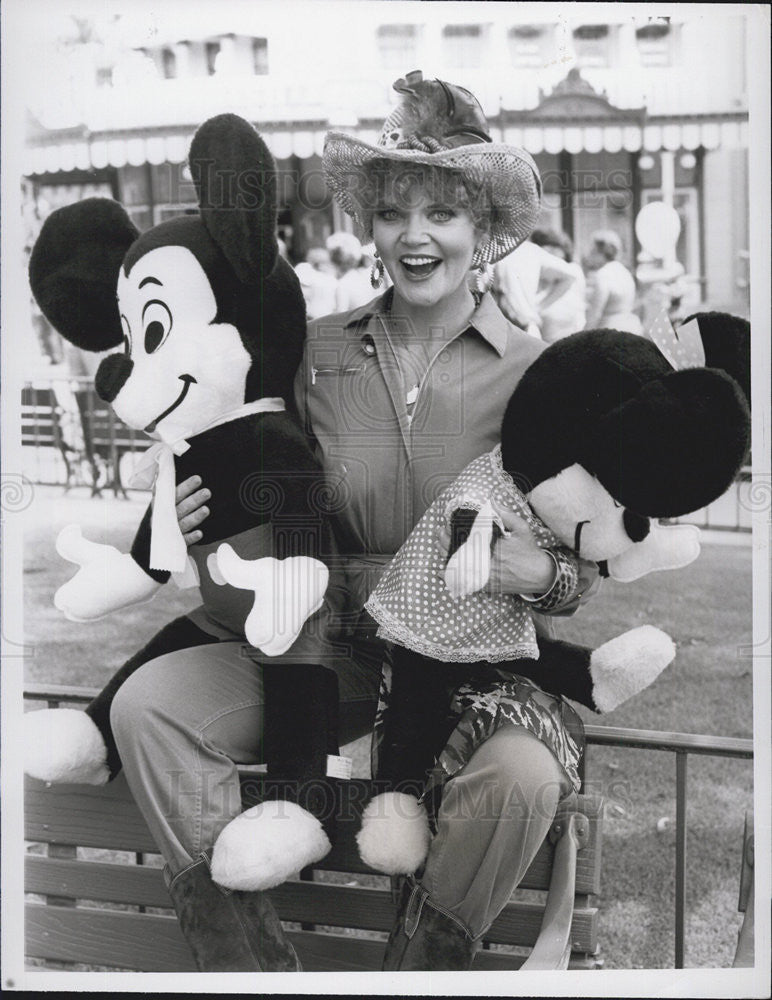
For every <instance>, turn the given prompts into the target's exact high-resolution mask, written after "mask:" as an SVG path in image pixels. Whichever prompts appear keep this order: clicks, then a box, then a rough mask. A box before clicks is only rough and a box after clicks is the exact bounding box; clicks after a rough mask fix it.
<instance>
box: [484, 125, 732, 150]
mask: <svg viewBox="0 0 772 1000" xmlns="http://www.w3.org/2000/svg"><path fill="white" fill-rule="evenodd" d="M501 138H502V139H503V141H504V142H507V143H511V144H512V145H515V146H522V147H523V148H524V149H527V150H528V152H529V153H531V154H532V155H535V154H536V153H560V152H563V151H565V152H567V153H581V152H586V153H600V152H607V153H618V152H620V151H621V150H625V151H627V152H628V153H636V152H638V150H642V151H645V152H649V153H653V152H658V151H659V150H662V149H667V150H678V149H688V150H695V149H698V148H699V147H702V148H703V149H719V148H721V149H744V148H747V146H748V121H747V116H745V117H744V118H741V117H739V116H738V117H736V118H735V117H733V118H732V119H731V120H719V119H713V120H700V121H688V120H683V121H673V120H670V121H667V120H661V121H652V120H649V121H648V122H646V124H643V125H638V124H635V125H624V124H615V125H598V124H592V125H582V124H576V125H568V124H561V125H534V124H529V125H524V126H511V125H510V126H506V127H505V128H504V129H502V130H501Z"/></svg>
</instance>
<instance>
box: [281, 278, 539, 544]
mask: <svg viewBox="0 0 772 1000" xmlns="http://www.w3.org/2000/svg"><path fill="white" fill-rule="evenodd" d="M389 297H390V295H389V293H388V292H387V293H386V294H385V295H383V296H381V297H380V298H378V299H376V300H374V301H373V302H371V303H369V304H368V305H366V306H363V307H360V308H359V309H355V310H353V311H352V312H349V313H346V314H340V315H335V316H327V317H325V318H324V319H320V320H316V321H314V322H312V323H311V324H310V326H309V330H308V339H307V343H306V348H305V354H304V357H303V361H302V362H301V365H300V368H299V370H298V374H297V377H296V382H295V398H296V402H297V406H298V409H299V411H300V416H301V419H302V421H303V422H304V424H305V427H306V430H307V432H308V433H309V434H311V435H313V437H314V438H315V439H316V442H317V444H318V448H319V452H320V458H321V460H322V463H323V466H324V469H325V474H326V477H327V481H328V484H329V487H330V490H331V491H334V495H335V498H336V500H337V499H339V501H340V502H339V504H338V506H337V507H336V519H337V522H338V526H339V529H340V530H339V540H340V542H341V547H342V551H343V552H346V553H349V554H361V553H369V554H373V555H375V554H382V555H388V556H392V555H394V553H395V552H396V551H397V550H398V549H399V547H400V546H401V545H402V543H403V542H404V541H405V539H406V538H407V536H408V534H409V533H410V531H411V530H412V528H413V527H414V526H415V524H416V522H417V521H418V520H419V518H420V517H421V516H422V515H423V513H424V511H425V510H426V509H427V507H428V506H429V505H430V504H431V503H432V501H433V500H434V499H435V498H436V496H437V494H438V493H440V492H441V490H443V489H444V488H445V487H446V486H448V485H449V484H450V483H451V482H452V481H453V480H454V479H455V478H456V476H457V475H458V474H459V473H460V472H461V471H462V469H464V468H465V467H466V466H467V465H468V464H469V462H471V461H472V459H474V458H477V457H478V456H479V455H481V454H483V452H486V451H490V450H491V448H493V447H494V445H496V444H497V443H498V442H499V440H500V435H501V421H502V418H503V416H504V409H505V407H506V404H507V402H508V400H509V397H510V396H511V394H512V390H513V389H514V387H515V385H516V384H517V382H518V381H519V379H520V377H521V375H522V374H523V372H524V371H525V369H526V368H527V367H528V366H529V365H530V363H531V362H532V361H533V360H534V359H535V358H536V357H537V355H538V354H539V353H540V352H541V350H543V348H544V346H545V345H544V344H543V343H541V342H540V341H538V340H535V339H534V338H532V337H529V336H527V335H526V334H524V333H523V332H522V331H521V330H518V329H517V327H515V326H513V325H512V324H511V323H509V322H508V320H506V319H505V318H504V316H503V315H502V314H501V312H500V311H499V309H498V308H497V306H496V304H495V303H494V301H493V299H492V297H491V296H490V295H489V294H488V295H485V296H484V297H483V299H482V302H481V304H480V306H479V307H478V309H477V310H476V311H475V313H474V315H473V316H472V321H471V323H470V324H469V326H468V327H467V328H466V329H465V330H463V331H462V332H461V333H459V334H457V335H456V336H455V337H453V339H452V340H450V341H448V342H446V343H445V345H444V346H443V347H442V348H441V349H440V350H439V351H438V352H437V353H436V354H435V356H434V357H433V358H432V359H431V361H430V364H429V367H428V370H427V371H426V373H425V375H424V377H423V380H422V381H421V383H420V386H419V390H418V395H417V397H416V399H415V403H414V406H413V409H412V421H411V420H409V419H408V407H407V404H406V399H405V386H404V384H403V379H402V374H401V371H400V368H399V362H398V360H397V350H398V347H396V346H395V341H394V332H393V331H394V325H395V324H396V323H398V322H400V321H399V320H397V319H394V318H392V317H390V316H389V315H388V313H387V312H386V308H385V304H386V302H387V300H388V298H389ZM402 322H403V323H404V320H403V321H402Z"/></svg>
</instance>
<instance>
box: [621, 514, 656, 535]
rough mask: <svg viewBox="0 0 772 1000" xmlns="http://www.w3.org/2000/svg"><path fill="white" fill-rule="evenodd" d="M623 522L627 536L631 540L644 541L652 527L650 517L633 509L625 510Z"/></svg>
mask: <svg viewBox="0 0 772 1000" xmlns="http://www.w3.org/2000/svg"><path fill="white" fill-rule="evenodd" d="M622 523H623V524H624V526H625V531H626V532H627V537H628V538H629V539H630V541H631V542H642V541H643V540H644V538H645V537H646V536H647V535H648V533H649V529H650V528H651V523H650V522H649V519H648V517H646V516H645V515H643V514H636V513H635V511H632V510H625V512H624V514H623V515H622Z"/></svg>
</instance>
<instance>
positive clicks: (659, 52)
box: [635, 18, 675, 66]
mask: <svg viewBox="0 0 772 1000" xmlns="http://www.w3.org/2000/svg"><path fill="white" fill-rule="evenodd" d="M635 38H636V41H637V43H638V53H639V55H640V57H641V65H642V66H672V65H673V61H674V60H673V50H674V41H675V33H674V31H673V29H672V27H671V26H670V24H669V23H668V22H667V20H666V19H665V18H662V19H657V20H655V21H651V22H650V23H649V24H644V25H642V26H641V27H640V28H637V29H636V32H635Z"/></svg>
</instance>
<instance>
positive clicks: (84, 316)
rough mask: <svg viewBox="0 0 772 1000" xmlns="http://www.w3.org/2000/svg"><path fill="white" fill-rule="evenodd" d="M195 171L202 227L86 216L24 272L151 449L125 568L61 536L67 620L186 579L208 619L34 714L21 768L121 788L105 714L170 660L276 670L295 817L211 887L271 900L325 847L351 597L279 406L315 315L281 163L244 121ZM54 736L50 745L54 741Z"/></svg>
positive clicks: (107, 554) (256, 830)
mask: <svg viewBox="0 0 772 1000" xmlns="http://www.w3.org/2000/svg"><path fill="white" fill-rule="evenodd" d="M189 166H190V171H191V176H192V179H193V182H194V184H195V186H196V190H197V193H198V199H199V212H198V214H197V215H186V216H182V217H180V218H175V219H170V220H167V221H165V222H162V223H161V224H160V225H157V226H155V227H154V228H152V229H150V230H148V231H147V232H144V233H141V234H140V233H139V232H138V231H137V229H136V228H135V227H134V226H133V224H132V222H131V220H130V219H129V217H128V215H127V213H126V212H125V211H124V209H123V208H122V207H121V206H120V205H119V204H117V203H116V202H114V201H110V200H108V199H103V198H91V199H86V200H84V201H81V202H78V203H77V204H74V205H70V206H66V207H65V208H62V209H59V210H57V211H55V212H53V213H52V214H51V215H50V216H49V218H48V219H47V220H46V222H45V223H44V225H43V227H42V230H41V233H40V236H39V238H38V241H37V243H36V245H35V247H34V249H33V252H32V255H31V260H30V282H31V287H32V290H33V293H34V295H35V298H36V299H37V301H38V303H39V305H40V307H41V309H42V311H43V313H44V314H45V315H46V316H47V318H48V319H49V320H50V321H51V323H52V324H53V325H54V327H55V328H56V329H57V330H59V332H60V333H61V334H62V335H63V336H64V337H65V338H66V339H67V340H69V341H70V342H71V343H73V344H76V345H77V346H79V347H81V348H84V349H85V350H92V351H104V350H108V349H110V348H120V350H119V352H117V353H113V354H110V355H109V356H108V357H106V358H105V359H103V360H102V362H101V364H100V366H99V369H98V372H97V375H96V379H95V385H96V390H97V392H98V394H99V395H100V397H101V398H102V399H104V400H105V401H107V402H109V403H111V405H112V407H113V409H114V410H115V412H116V414H117V415H118V416H119V417H120V418H121V419H122V420H123V421H124V422H125V423H126V424H128V425H129V426H130V427H133V428H136V429H137V430H144V431H145V432H146V433H147V434H148V435H149V436H150V437H151V438H153V439H154V440H155V441H156V443H155V444H154V445H152V447H151V448H149V449H148V451H147V452H146V453H145V454H144V455H143V457H142V460H141V462H140V467H139V470H138V473H137V482H136V484H137V485H141V486H144V487H146V488H152V490H153V501H152V504H151V505H150V506H149V507H148V509H147V511H146V513H145V515H144V517H143V519H142V521H141V524H140V526H139V529H138V531H137V534H136V536H135V538H134V542H133V544H132V547H131V551H130V553H120V552H118V550H117V549H115V548H114V547H112V546H110V545H100V544H97V543H95V542H92V541H88V540H85V539H83V538H82V536H81V535H80V531H79V529H77V528H75V527H72V526H71V527H69V528H67V529H65V530H64V532H63V533H62V534H61V535H60V537H59V540H58V543H57V547H58V550H59V552H60V554H61V555H62V556H64V558H66V559H68V560H69V561H71V562H72V563H74V564H75V565H76V566H77V572H76V573H75V575H74V576H73V578H72V579H71V580H70V581H68V582H67V583H66V584H65V585H64V586H63V587H62V588H61V589H60V590H59V591H58V592H57V594H56V597H55V604H56V606H57V607H58V608H59V609H60V610H61V611H63V612H64V614H65V615H66V616H67V617H68V618H70V619H72V620H74V621H92V620H96V619H98V618H101V617H103V616H104V615H107V614H110V613H114V612H116V611H120V610H122V609H123V608H125V607H129V606H131V605H135V604H137V603H140V602H142V601H145V600H148V599H150V598H151V597H152V596H153V594H154V593H155V592H156V591H157V590H158V588H159V587H160V586H162V585H163V584H165V583H166V582H167V581H168V580H169V579H170V577H171V576H174V578H175V580H177V582H179V583H180V584H181V585H183V586H185V585H187V586H190V585H197V586H198V587H199V588H200V591H201V597H202V600H203V607H202V608H200V609H197V610H196V611H195V612H192V613H191V615H190V616H185V617H184V618H180V619H177V620H175V621H174V622H171V623H169V624H168V625H167V626H165V627H164V628H163V629H162V630H161V631H160V632H159V633H158V635H156V636H155V637H154V638H153V639H151V641H150V642H149V643H148V645H147V646H145V648H144V649H142V650H140V651H139V652H138V653H137V654H135V655H134V656H133V657H132V658H131V659H130V660H129V661H128V662H127V663H126V664H124V666H123V667H122V668H121V669H120V670H119V671H118V672H117V673H116V674H115V675H114V676H113V678H112V679H111V680H110V682H109V683H108V684H107V686H106V687H105V688H104V689H103V691H102V692H101V693H100V694H99V695H98V696H97V698H96V699H94V701H93V702H92V703H91V704H90V705H89V706H88V707H87V709H86V711H85V713H65V712H62V711H61V710H51V711H48V710H46V711H40V712H35V713H28V715H27V717H26V719H25V725H26V729H27V736H28V740H29V744H30V751H29V757H28V768H29V769H30V773H33V774H34V775H35V776H37V777H39V778H41V779H43V780H48V781H88V782H93V783H101V782H103V781H105V780H107V778H109V777H111V776H114V775H115V774H116V773H117V772H118V771H119V770H120V757H119V755H118V751H117V747H116V745H115V739H114V737H113V733H112V729H111V726H110V708H111V705H112V701H113V698H114V696H115V694H116V692H117V691H118V690H119V689H120V687H121V685H122V684H123V683H124V682H125V680H126V679H127V678H128V677H130V676H131V675H132V674H133V673H134V671H135V670H137V669H138V668H139V667H141V666H142V665H143V664H145V663H147V662H148V661H150V660H153V659H156V658H157V657H159V656H162V655H164V654H170V653H178V652H180V651H181V650H185V649H187V648H190V647H193V646H196V647H201V646H207V645H211V646H212V647H213V649H214V645H215V644H216V643H217V641H218V639H219V638H220V637H222V636H227V637H229V638H231V639H233V638H239V637H241V638H242V639H244V640H246V642H247V643H249V644H251V645H252V646H254V647H255V649H257V650H260V651H262V653H263V654H264V656H266V657H274V658H276V657H279V658H280V660H281V662H280V663H278V664H277V665H265V666H264V667H263V668H262V670H263V676H264V689H265V699H266V713H265V714H266V718H267V719H268V720H269V721H268V724H267V731H266V733H265V740H264V746H265V752H266V758H267V763H268V769H269V776H270V778H271V779H272V780H274V779H275V780H276V781H280V782H282V783H283V788H284V792H283V798H284V801H283V802H281V803H278V805H281V806H282V807H284V805H285V803H291V805H292V809H289V808H288V812H291V813H292V815H293V816H294V817H295V821H296V822H292V821H290V820H289V819H287V818H286V817H280V816H279V815H278V814H277V813H276V812H275V811H274V813H273V814H271V808H273V807H270V808H269V807H266V808H265V809H264V810H263V818H262V819H259V820H258V819H255V818H254V816H251V817H250V821H249V822H248V823H247V822H241V823H238V824H236V825H235V826H234V829H233V830H230V828H226V830H225V831H223V835H222V837H221V845H220V848H219V849H218V848H215V851H214V854H213V858H212V865H213V869H212V870H213V871H215V872H217V873H218V874H219V875H220V876H221V878H222V883H223V884H224V885H226V886H229V887H231V888H242V887H243V886H245V885H247V884H248V885H250V886H251V887H263V886H265V885H267V884H276V883H277V882H280V881H283V880H284V878H286V876H287V874H288V873H290V872H292V871H297V870H299V869H300V868H302V867H304V866H305V865H307V864H310V863H312V862H314V861H318V860H319V859H320V858H321V857H323V856H324V854H325V853H326V852H327V851H328V850H329V848H330V835H331V834H332V831H333V826H334V823H333V820H334V815H333V813H334V801H333V800H334V795H333V794H332V793H333V792H334V780H333V779H332V778H328V776H327V766H328V756H336V755H337V753H338V740H337V714H336V713H337V704H338V695H337V681H336V675H335V674H334V673H333V672H332V671H331V670H329V669H327V668H326V667H324V666H323V665H322V664H321V663H320V662H319V659H320V657H321V653H322V650H323V649H324V647H325V641H324V636H325V631H326V628H327V625H328V622H329V619H330V616H331V615H332V613H333V610H334V606H333V602H334V601H336V600H337V598H336V596H335V595H336V594H338V593H339V592H340V590H341V588H340V586H339V581H331V580H330V570H329V569H328V561H329V556H330V554H331V552H332V536H331V531H330V527H329V524H328V522H327V519H326V518H325V517H324V516H323V512H321V511H320V507H319V502H318V498H319V484H320V479H321V471H320V468H319V466H318V463H317V462H316V460H315V458H314V456H313V454H312V452H311V451H310V448H309V446H308V443H307V440H306V437H305V435H304V434H303V432H302V430H301V428H300V427H299V425H298V422H297V420H296V418H295V417H294V416H291V415H290V414H289V413H288V412H287V407H286V403H285V401H286V400H287V399H289V398H291V394H292V382H293V378H294V373H295V371H296V369H297V366H298V364H299V361H300V358H301V355H302V350H303V341H304V338H305V304H304V301H303V297H302V294H301V291H300V287H299V284H298V281H297V278H296V276H295V274H294V272H293V270H292V268H291V267H290V266H289V264H287V262H286V261H284V260H283V259H282V258H281V257H280V256H279V254H278V247H277V241H276V172H275V165H274V162H273V159H272V157H271V155H270V153H269V151H268V149H267V148H266V146H265V144H264V143H263V140H262V139H261V138H260V136H259V135H258V134H257V132H256V131H255V130H254V128H253V127H252V126H251V125H250V124H249V123H248V122H246V121H244V120H243V119H241V118H238V117H237V116H235V115H220V116H218V117H216V118H213V119H210V120H209V121H208V122H206V123H205V124H204V125H202V126H201V128H200V129H199V130H198V132H197V133H196V135H195V137H194V139H193V142H192V145H191V149H190V156H189ZM194 474H196V475H198V476H200V477H201V479H202V481H203V483H204V485H205V486H207V487H208V488H209V489H210V491H211V499H210V501H209V508H210V514H209V516H208V517H207V519H206V520H205V521H204V523H203V524H202V525H201V527H200V530H201V532H202V537H201V540H200V541H199V542H198V543H197V544H196V545H194V546H192V547H190V548H188V547H187V546H186V544H185V540H184V539H183V537H182V534H181V532H180V529H179V526H178V523H177V517H176V510H175V486H176V483H178V482H181V481H183V480H185V479H187V478H188V477H189V476H191V475H194ZM299 525H302V527H303V530H302V531H299V530H298V526H299ZM328 584H330V586H329V588H328ZM217 669H218V667H217V658H216V653H213V656H212V670H213V671H216V670H217ZM53 727H55V729H54V728H53ZM50 732H56V740H50V739H46V738H45V737H46V735H47V734H48V733H50ZM297 734H302V738H299V737H298V735H297ZM33 758H34V759H33ZM313 788H317V792H316V793H314V792H312V791H311V789H313ZM319 788H321V789H322V790H323V791H325V792H326V793H327V794H320V793H319V792H318V789H319ZM272 815H273V818H271V816H272ZM246 830H248V831H249V834H248V836H242V832H243V831H246Z"/></svg>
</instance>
